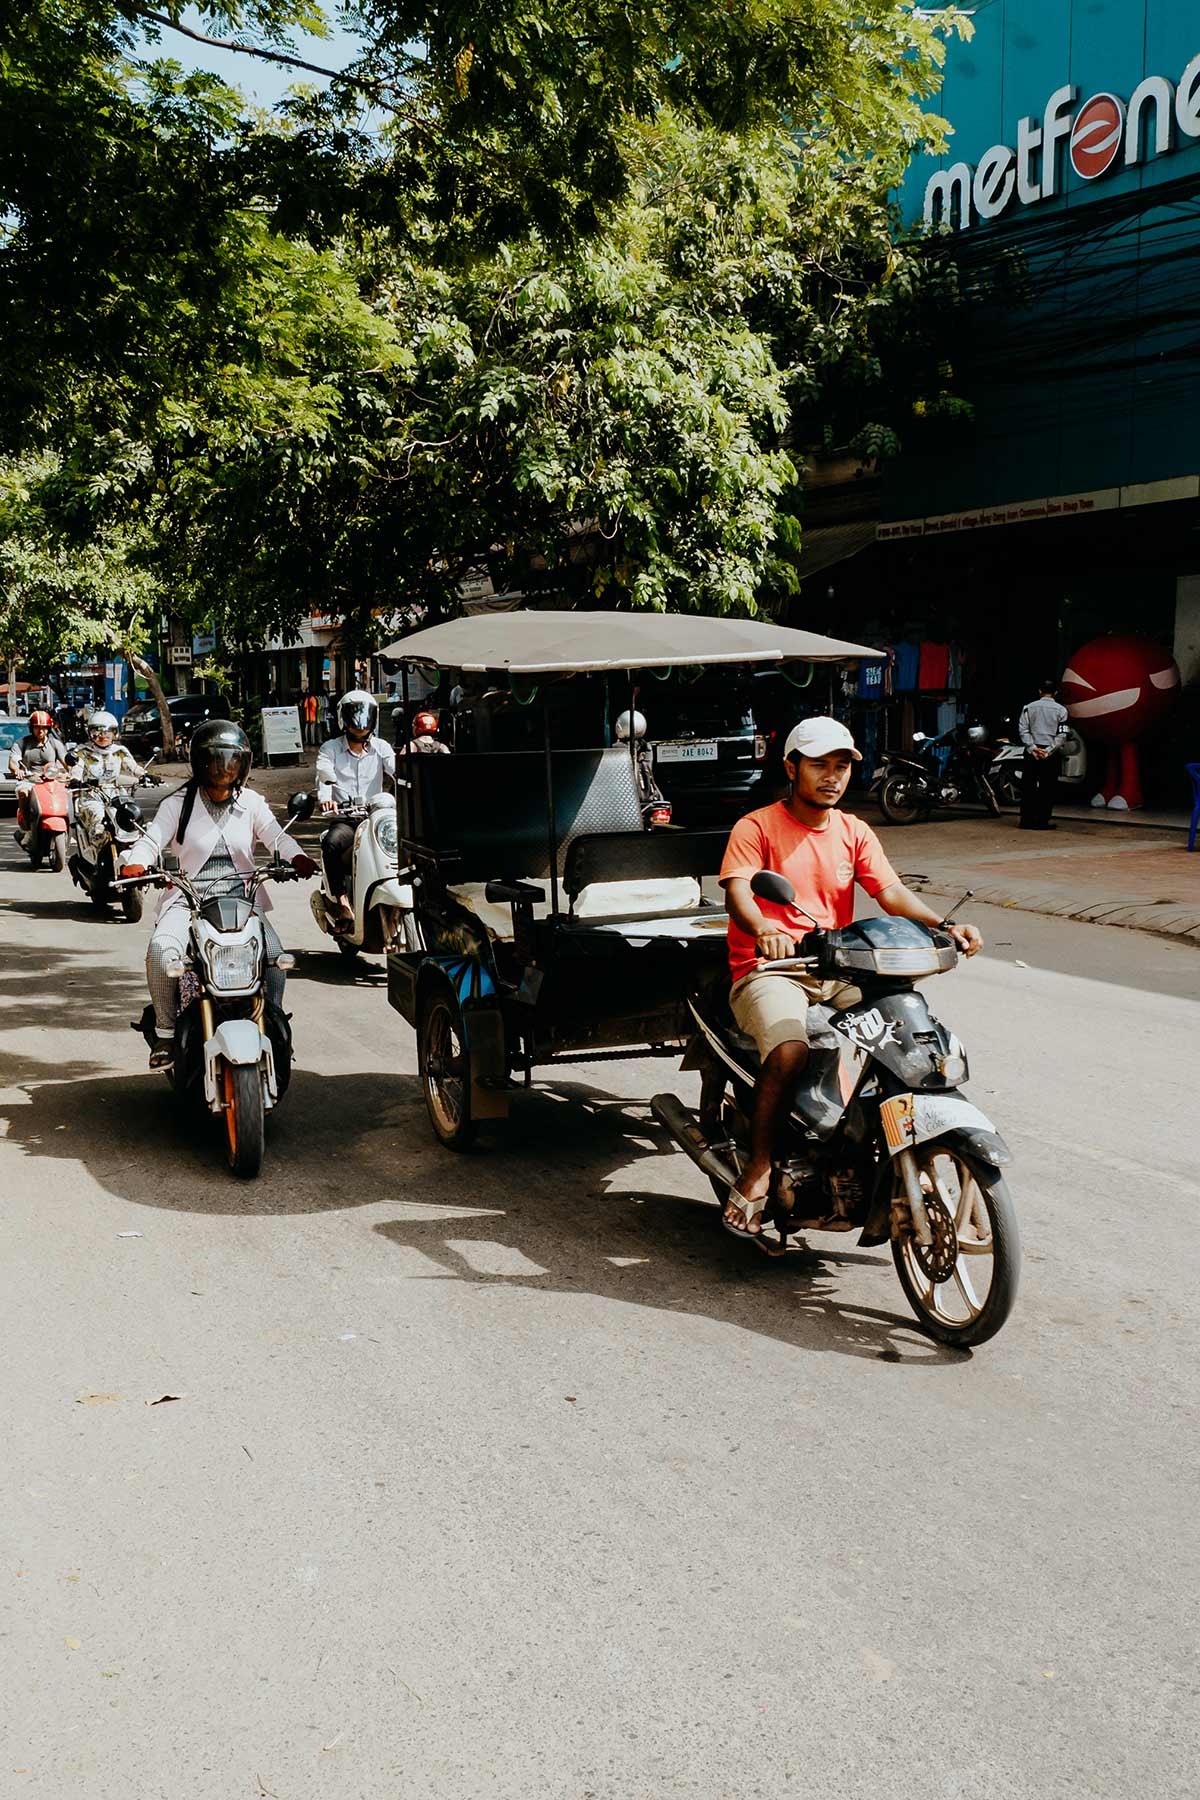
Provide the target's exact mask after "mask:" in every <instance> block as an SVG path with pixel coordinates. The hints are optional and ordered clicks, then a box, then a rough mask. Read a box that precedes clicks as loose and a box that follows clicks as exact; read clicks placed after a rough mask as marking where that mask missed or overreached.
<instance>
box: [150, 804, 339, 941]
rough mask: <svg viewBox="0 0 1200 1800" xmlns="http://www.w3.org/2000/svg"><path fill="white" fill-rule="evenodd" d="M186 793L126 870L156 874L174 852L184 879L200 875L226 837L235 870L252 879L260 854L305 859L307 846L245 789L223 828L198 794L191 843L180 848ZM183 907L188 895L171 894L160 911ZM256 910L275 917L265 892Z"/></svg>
mask: <svg viewBox="0 0 1200 1800" xmlns="http://www.w3.org/2000/svg"><path fill="white" fill-rule="evenodd" d="M185 792H186V789H185V788H179V789H178V790H177V791H176V792H175V793H173V794H171V795H169V796H168V798H167V799H166V800H164V801H163V803H162V805H161V806H160V807H159V809H158V811H157V812H156V813H155V815H154V817H153V818H152V819H151V821H150V823H149V824H148V825H147V827H146V829H145V831H144V832H143V833H142V835H141V837H140V838H139V839H138V841H137V843H136V844H134V845H133V847H132V849H130V850H128V851H127V852H126V855H125V861H124V864H123V865H122V867H124V868H127V867H129V865H130V864H133V865H135V866H136V865H139V864H140V865H141V867H143V868H147V869H149V868H154V867H155V866H156V865H157V864H158V863H160V862H161V861H162V854H163V851H164V850H166V849H168V848H173V849H174V851H175V854H176V855H177V856H178V858H179V867H180V868H181V869H182V870H183V872H184V874H185V875H198V874H199V873H200V871H201V869H202V868H203V867H204V865H205V863H206V862H207V861H208V859H209V857H210V856H211V855H212V853H213V851H214V850H215V849H216V847H217V841H218V839H219V838H221V837H224V839H225V842H226V845H227V846H228V849H229V855H230V857H231V859H232V861H233V866H234V868H235V869H236V870H237V872H238V874H239V875H248V874H249V873H250V871H251V870H252V869H253V867H254V852H255V850H256V849H262V850H270V851H272V852H274V851H275V850H276V849H278V851H279V854H280V856H282V858H283V860H284V861H285V862H291V860H292V858H293V857H295V856H303V855H304V847H303V845H302V844H298V843H297V842H296V840H295V838H294V837H291V836H290V835H289V834H288V833H287V832H286V831H283V830H282V829H281V828H280V825H279V821H278V820H277V819H276V817H275V814H274V813H273V812H272V811H271V808H270V807H269V806H268V804H267V802H266V800H265V799H264V798H263V796H262V795H261V794H256V793H254V792H253V790H252V789H250V788H243V789H242V791H241V793H240V794H239V796H238V798H237V800H236V801H235V802H234V805H233V807H232V808H231V810H230V811H229V812H228V813H227V815H226V817H225V822H224V824H223V825H218V824H217V822H216V820H215V819H214V818H213V817H212V816H211V814H210V813H209V810H208V808H207V807H206V806H205V804H204V801H203V800H202V799H201V797H200V796H199V794H197V796H196V804H195V806H193V808H192V816H191V818H190V819H189V821H188V828H187V837H186V838H185V840H184V842H183V843H182V844H176V843H175V834H176V832H177V831H178V829H179V815H180V814H181V812H182V811H183V796H184V794H185ZM183 904H184V898H183V895H182V894H179V893H176V892H174V891H173V890H172V889H171V888H166V889H165V890H164V892H163V896H162V899H161V900H160V901H159V903H158V910H159V912H165V911H166V909H167V907H168V906H182V905H183ZM255 905H256V906H257V907H258V909H259V911H260V912H270V910H271V901H270V897H269V895H268V894H267V891H266V888H265V887H260V888H259V890H258V894H257V896H256V897H255Z"/></svg>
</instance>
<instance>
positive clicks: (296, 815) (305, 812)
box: [287, 788, 317, 819]
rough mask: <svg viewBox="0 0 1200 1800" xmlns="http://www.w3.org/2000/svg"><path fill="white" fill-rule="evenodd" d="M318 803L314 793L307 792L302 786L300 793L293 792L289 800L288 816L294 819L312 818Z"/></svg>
mask: <svg viewBox="0 0 1200 1800" xmlns="http://www.w3.org/2000/svg"><path fill="white" fill-rule="evenodd" d="M316 805H317V801H316V796H315V795H314V794H307V793H305V791H304V789H303V788H301V789H300V791H299V793H296V794H293V795H292V796H291V798H290V799H289V800H288V804H287V809H288V817H289V818H292V819H311V818H312V816H313V813H314V812H315V810H316Z"/></svg>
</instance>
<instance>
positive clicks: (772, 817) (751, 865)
mask: <svg viewBox="0 0 1200 1800" xmlns="http://www.w3.org/2000/svg"><path fill="white" fill-rule="evenodd" d="M760 869H773V870H774V871H775V873H776V874H778V875H786V876H787V878H788V880H789V881H790V882H791V884H792V886H793V887H794V888H795V890H796V900H797V905H796V906H777V905H776V904H775V902H774V901H773V900H758V902H757V903H758V907H759V910H760V911H761V912H762V915H763V917H764V918H766V919H777V920H778V921H779V924H780V926H781V928H782V929H783V930H784V931H786V932H787V933H788V936H789V937H793V938H797V939H798V938H802V937H803V936H804V934H805V932H806V931H811V930H812V920H811V919H808V918H806V917H805V916H804V914H805V913H811V914H812V918H813V919H815V920H816V922H817V924H818V925H821V926H823V927H825V928H826V929H829V928H832V927H834V926H838V925H849V924H851V923H852V922H853V919H854V884H855V882H856V881H857V882H858V883H859V884H860V886H862V887H863V888H864V889H865V890H866V892H867V893H868V894H870V895H871V896H872V898H873V897H874V896H875V895H876V894H878V893H880V892H881V891H882V889H884V888H885V887H890V886H891V884H892V882H894V881H898V880H899V879H900V878H899V876H898V875H897V874H896V871H895V869H893V867H892V865H891V863H890V862H889V861H888V859H887V857H886V856H885V855H884V854H883V846H882V844H881V843H880V842H879V839H878V838H877V837H876V836H875V833H874V832H873V831H872V830H871V827H870V826H869V825H864V824H863V821H862V820H861V819H856V818H855V817H854V814H853V813H844V812H839V811H838V810H837V808H836V807H835V808H834V809H833V810H832V811H831V812H829V813H828V814H827V815H826V819H825V823H824V825H819V826H813V825H802V824H801V823H800V821H799V819H794V818H793V817H792V815H791V813H790V812H789V811H788V809H787V806H786V805H785V803H784V802H783V801H782V800H777V801H776V802H775V804H774V806H764V807H761V808H760V809H759V810H758V812H752V813H747V814H746V816H745V818H744V819H739V820H738V822H737V824H736V825H735V826H734V828H733V830H732V831H731V832H730V834H729V842H728V844H727V845H726V846H725V856H724V858H723V860H722V863H721V874H720V880H721V881H722V883H724V882H726V881H730V880H732V878H733V877H734V876H736V875H740V876H742V877H743V878H744V879H745V880H746V881H749V880H750V879H751V878H752V877H753V876H755V875H757V874H758V872H759V870H760ZM755 898H756V900H757V896H755ZM799 907H803V908H804V912H801V911H799V910H798V909H799ZM756 961H757V958H756V957H755V954H754V939H753V938H752V937H751V936H750V935H749V933H748V932H745V931H743V930H742V928H741V926H740V925H738V924H737V923H736V922H735V921H734V920H733V919H730V921H729V968H730V972H731V973H732V975H733V979H734V980H735V981H740V979H741V978H742V976H743V975H748V974H749V973H750V971H751V969H753V967H754V965H755V962H756Z"/></svg>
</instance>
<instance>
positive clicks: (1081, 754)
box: [988, 726, 1088, 806]
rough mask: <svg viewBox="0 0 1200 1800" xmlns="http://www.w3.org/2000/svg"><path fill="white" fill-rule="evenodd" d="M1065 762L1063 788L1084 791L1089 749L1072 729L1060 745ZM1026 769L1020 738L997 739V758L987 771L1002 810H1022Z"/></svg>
mask: <svg viewBox="0 0 1200 1800" xmlns="http://www.w3.org/2000/svg"><path fill="white" fill-rule="evenodd" d="M1059 747H1060V749H1061V751H1062V762H1061V763H1060V764H1059V771H1058V779H1059V782H1060V784H1061V786H1063V787H1067V788H1074V789H1075V790H1076V791H1077V792H1078V791H1079V790H1081V789H1082V787H1083V783H1084V781H1085V779H1086V777H1087V763H1088V755H1087V745H1086V744H1085V743H1084V741H1083V739H1082V738H1081V737H1080V735H1079V733H1078V732H1077V731H1076V730H1074V728H1073V727H1071V726H1068V727H1067V729H1066V731H1064V732H1063V735H1062V742H1061V744H1060V746H1059ZM1024 767H1025V746H1024V744H1023V743H1022V742H1021V740H1020V738H1015V739H1014V738H997V739H996V754H995V756H994V757H993V758H992V766H991V768H990V769H989V770H988V779H989V780H990V782H991V784H992V787H993V789H994V790H995V793H996V797H997V799H998V800H999V801H1000V804H1001V805H1002V806H1020V804H1021V772H1022V770H1023V769H1024Z"/></svg>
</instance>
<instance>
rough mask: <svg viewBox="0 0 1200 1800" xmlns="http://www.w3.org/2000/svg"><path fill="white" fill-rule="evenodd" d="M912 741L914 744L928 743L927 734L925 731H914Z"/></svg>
mask: <svg viewBox="0 0 1200 1800" xmlns="http://www.w3.org/2000/svg"><path fill="white" fill-rule="evenodd" d="M912 741H913V743H914V744H923V743H925V742H926V737H925V733H924V732H923V731H914V732H913V734H912Z"/></svg>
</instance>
